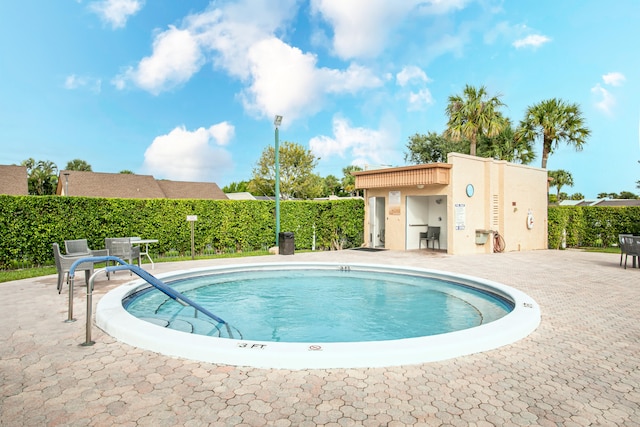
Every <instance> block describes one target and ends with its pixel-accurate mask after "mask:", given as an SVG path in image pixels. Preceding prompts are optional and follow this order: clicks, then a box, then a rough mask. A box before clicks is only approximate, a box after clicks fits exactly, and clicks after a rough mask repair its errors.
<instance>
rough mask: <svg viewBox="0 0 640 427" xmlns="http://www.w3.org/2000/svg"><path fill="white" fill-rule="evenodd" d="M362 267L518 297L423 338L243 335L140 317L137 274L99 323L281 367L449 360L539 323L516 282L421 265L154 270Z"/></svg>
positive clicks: (105, 307)
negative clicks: (135, 300) (486, 317)
mask: <svg viewBox="0 0 640 427" xmlns="http://www.w3.org/2000/svg"><path fill="white" fill-rule="evenodd" d="M345 266H348V267H352V268H363V269H369V270H379V271H389V272H402V271H405V272H412V273H414V274H415V273H421V274H427V275H431V276H435V277H440V278H445V279H447V280H452V279H453V280H454V281H457V282H461V283H463V284H465V285H473V286H475V287H479V288H481V289H484V290H489V291H491V292H494V293H497V294H499V295H501V296H504V297H506V298H508V299H510V300H511V301H513V303H514V309H513V311H512V312H511V313H509V314H507V315H506V316H505V317H503V318H501V319H498V320H495V321H493V322H490V323H487V324H484V325H480V326H477V327H474V328H470V329H466V330H462V331H456V332H451V333H447V334H440V335H433V336H427V337H419V338H407V339H400V340H389V341H375V342H353V343H318V344H313V343H275V342H264V341H252V340H246V341H238V340H230V339H226V338H217V337H207V336H202V335H193V334H188V333H184V332H180V331H176V330H171V329H166V328H163V327H161V326H157V325H154V324H152V323H149V322H146V321H143V320H140V319H137V318H136V317H134V316H132V315H131V314H129V313H128V312H127V311H126V310H125V309H124V308H123V306H122V300H123V298H125V297H126V296H127V295H129V294H131V293H133V292H135V291H136V290H137V289H138V288H140V287H141V286H144V285H146V282H145V281H144V280H142V279H138V280H134V281H132V282H129V283H127V284H124V285H121V286H119V287H118V288H116V289H114V290H112V291H110V292H108V293H107V294H106V295H105V296H104V297H103V298H101V299H100V301H99V302H98V306H97V309H96V324H97V325H98V327H100V328H101V329H102V330H103V331H105V332H106V333H108V334H109V335H111V336H113V337H114V338H116V339H117V340H119V341H122V342H124V343H127V344H129V345H132V346H135V347H139V348H142V349H146V350H151V351H154V352H157V353H161V354H165V355H168V356H174V357H181V358H185V359H190V360H196V361H203V362H209V363H219V364H226V365H234V366H251V367H256V368H276V369H329V368H366V367H368V368H375V367H389V366H400V365H413V364H420V363H427V362H435V361H440V360H446V359H451V358H455V357H460V356H464V355H468V354H473V353H479V352H484V351H488V350H492V349H496V348H499V347H502V346H505V345H508V344H511V343H514V342H516V341H519V340H521V339H523V338H525V337H526V336H528V335H529V334H530V333H532V332H533V331H534V330H535V329H536V328H537V327H538V326H539V324H540V321H541V314H540V307H539V306H538V304H537V303H536V302H535V301H534V300H533V299H532V298H531V297H530V296H528V295H527V294H525V293H523V292H521V291H519V290H518V289H515V288H512V287H510V286H507V285H504V284H502V283H497V282H493V281H490V280H486V279H481V278H477V277H473V276H468V275H463V274H457V273H449V272H446V271H441V270H431V269H423V268H416V267H401V266H394V265H386V264H360V263H325V262H303V263H300V262H295V263H265V264H262V263H260V264H237V265H227V266H217V267H206V268H195V269H189V270H177V271H174V272H169V273H164V274H160V275H157V276H156V277H158V278H159V279H161V280H163V279H167V278H171V279H177V278H180V277H186V276H189V275H193V274H198V273H202V272H205V271H206V272H223V271H224V272H227V271H234V270H238V271H239V270H247V269H270V270H273V269H277V268H282V267H288V268H294V269H305V268H330V267H331V268H336V267H345Z"/></svg>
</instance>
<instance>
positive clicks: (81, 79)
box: [64, 74, 102, 93]
mask: <svg viewBox="0 0 640 427" xmlns="http://www.w3.org/2000/svg"><path fill="white" fill-rule="evenodd" d="M64 88H65V89H69V90H76V89H89V90H90V91H91V92H94V93H100V91H101V90H102V80H100V79H96V78H93V77H86V76H78V75H75V74H71V75H69V76H67V78H66V79H65V80H64Z"/></svg>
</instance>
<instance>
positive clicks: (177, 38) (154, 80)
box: [115, 26, 204, 95]
mask: <svg viewBox="0 0 640 427" xmlns="http://www.w3.org/2000/svg"><path fill="white" fill-rule="evenodd" d="M203 63H204V57H203V54H202V51H201V50H200V47H199V46H198V42H197V40H196V38H195V37H194V36H193V34H192V33H190V32H189V31H186V30H179V29H177V28H175V27H173V26H172V27H170V28H169V29H168V30H167V31H165V32H163V33H160V34H159V35H158V36H157V37H156V39H155V40H154V42H153V54H152V55H151V56H148V57H146V58H143V59H142V60H141V61H140V63H139V64H138V67H137V68H135V69H134V68H129V69H127V70H126V71H125V72H124V73H123V74H121V75H120V76H118V77H117V78H116V79H115V84H116V87H118V88H122V87H123V86H124V84H125V82H126V81H132V82H134V83H135V84H136V85H137V86H138V87H140V88H142V89H144V90H147V91H149V92H151V93H153V94H156V95H157V94H158V93H160V92H162V91H165V90H168V89H171V88H173V87H175V86H177V85H180V84H182V83H184V82H186V81H188V80H189V79H190V78H191V76H193V74H195V73H196V72H197V71H198V70H199V69H200V67H201V66H202V64H203Z"/></svg>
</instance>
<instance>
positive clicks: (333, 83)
mask: <svg viewBox="0 0 640 427" xmlns="http://www.w3.org/2000/svg"><path fill="white" fill-rule="evenodd" d="M248 60H249V63H250V66H249V69H250V74H251V84H250V86H249V87H248V88H247V89H246V90H245V91H244V92H243V102H244V106H245V108H246V109H247V110H249V111H253V112H255V113H256V114H258V115H263V116H266V117H273V116H274V115H276V114H279V115H282V116H285V117H286V118H287V120H286V123H291V122H292V121H294V120H295V119H297V118H299V117H301V116H303V115H306V114H313V113H316V112H317V111H318V110H319V109H320V108H321V107H322V101H323V98H324V96H325V95H326V94H329V93H353V92H357V91H359V90H361V89H363V88H369V87H376V86H379V85H381V84H382V81H381V80H380V79H378V78H377V77H376V76H374V75H373V74H372V73H371V72H370V71H369V70H368V69H366V68H364V67H360V66H358V65H354V64H352V65H351V66H349V68H347V69H346V70H344V71H341V70H336V69H329V68H317V64H316V62H317V58H316V56H315V55H312V54H310V53H303V52H302V51H301V50H300V49H298V48H295V47H291V46H289V45H288V44H286V43H284V42H282V41H281V40H279V39H277V38H270V39H266V40H262V41H260V42H258V43H256V44H254V45H253V46H252V47H251V49H250V51H249V54H248Z"/></svg>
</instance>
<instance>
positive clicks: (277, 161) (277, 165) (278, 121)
mask: <svg viewBox="0 0 640 427" xmlns="http://www.w3.org/2000/svg"><path fill="white" fill-rule="evenodd" d="M281 123H282V116H276V118H275V120H274V121H273V124H274V125H275V126H276V156H275V157H276V158H275V168H276V246H277V247H279V246H280V242H279V237H280V141H279V135H278V126H280V124H281Z"/></svg>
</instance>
